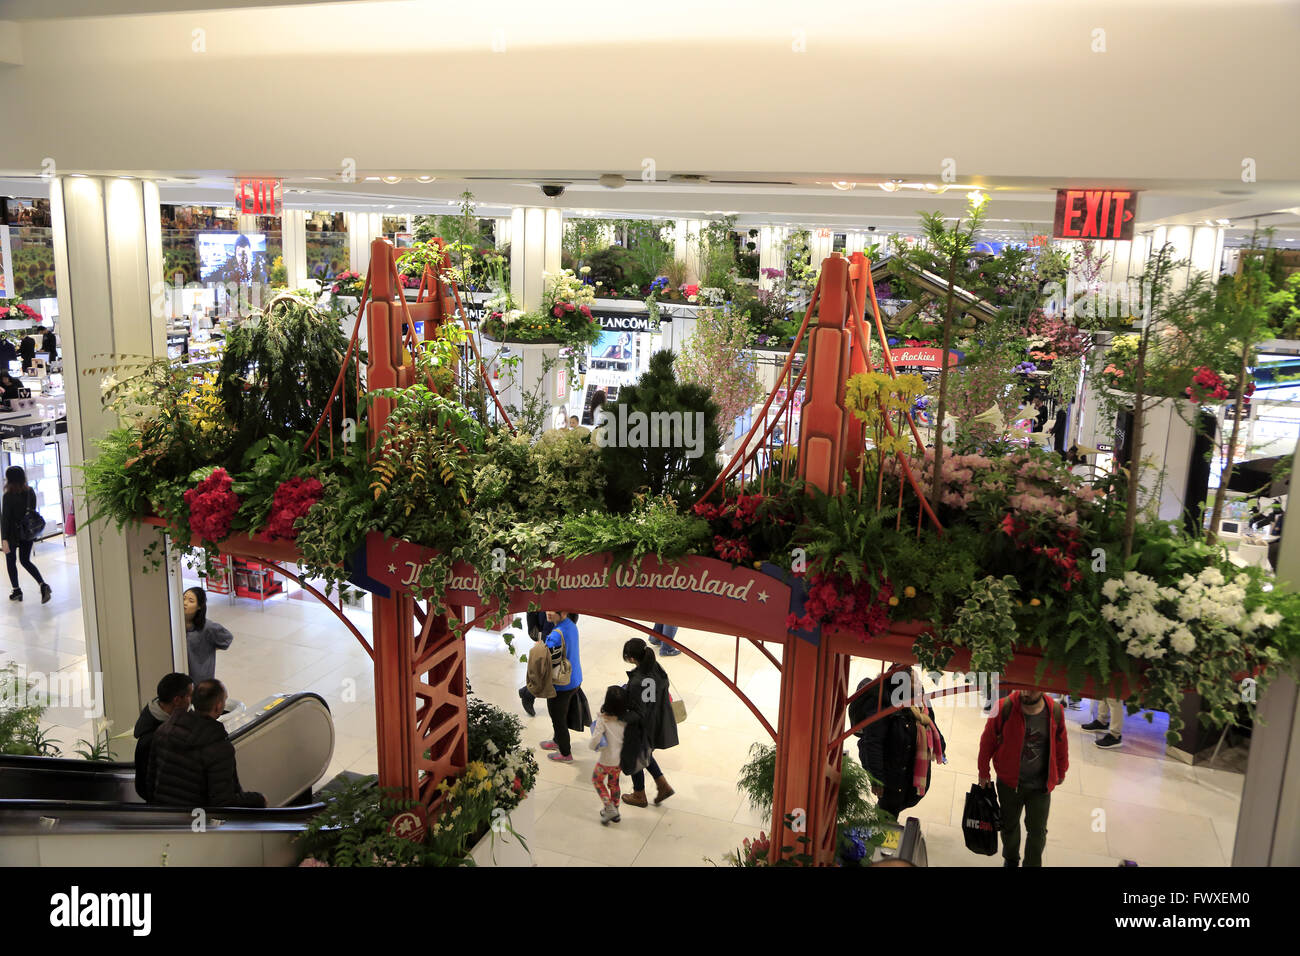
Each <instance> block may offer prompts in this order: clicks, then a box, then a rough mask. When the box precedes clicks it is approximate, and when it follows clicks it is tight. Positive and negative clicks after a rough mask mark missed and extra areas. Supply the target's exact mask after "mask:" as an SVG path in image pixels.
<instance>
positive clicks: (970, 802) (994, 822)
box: [961, 783, 1002, 856]
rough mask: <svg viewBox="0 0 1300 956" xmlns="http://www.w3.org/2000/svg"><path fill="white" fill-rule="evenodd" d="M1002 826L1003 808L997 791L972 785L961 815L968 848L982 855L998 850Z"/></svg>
mask: <svg viewBox="0 0 1300 956" xmlns="http://www.w3.org/2000/svg"><path fill="white" fill-rule="evenodd" d="M1001 826H1002V810H1001V808H1000V807H999V806H998V795H997V791H996V790H994V789H993V788H992V787H981V786H980V785H979V784H978V783H972V784H971V785H970V793H968V794H966V809H965V811H964V812H963V813H962V815H961V830H962V835H963V836H964V837H965V838H966V849H968V850H970V851H971V852H972V853H979V854H981V855H982V856H993V855H994V854H996V853H997V852H998V831H999V830H1000V829H1001Z"/></svg>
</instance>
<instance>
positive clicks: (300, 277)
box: [280, 209, 307, 289]
mask: <svg viewBox="0 0 1300 956" xmlns="http://www.w3.org/2000/svg"><path fill="white" fill-rule="evenodd" d="M280 241H281V243H282V245H283V247H284V248H283V255H284V268H285V270H286V271H287V272H288V273H289V288H290V289H301V288H302V287H303V286H304V285H306V284H307V211H306V210H305V209H284V210H281V212H280Z"/></svg>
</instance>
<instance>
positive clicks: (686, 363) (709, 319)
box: [675, 309, 763, 431]
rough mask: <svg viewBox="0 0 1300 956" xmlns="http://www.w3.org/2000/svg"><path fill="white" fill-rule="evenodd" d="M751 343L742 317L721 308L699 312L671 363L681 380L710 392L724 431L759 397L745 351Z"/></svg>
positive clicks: (755, 373)
mask: <svg viewBox="0 0 1300 956" xmlns="http://www.w3.org/2000/svg"><path fill="white" fill-rule="evenodd" d="M752 340H753V333H752V332H751V331H750V328H749V321H748V320H747V319H746V318H745V316H743V315H740V314H739V313H735V312H731V311H729V310H725V309H724V310H721V311H720V310H717V309H701V310H700V313H699V321H698V322H697V323H696V326H695V334H694V335H693V336H692V337H691V338H689V339H687V340H686V344H685V345H683V346H682V351H681V353H680V354H678V356H677V360H676V362H675V366H676V369H677V376H678V378H679V379H680V380H681V381H683V382H694V383H695V384H697V385H703V386H704V387H705V388H709V389H712V390H713V401H714V402H715V403H717V406H718V409H719V413H718V421H719V423H720V424H721V426H722V427H723V428H725V429H726V430H728V431H730V429H731V427H732V425H733V424H734V423H735V421H736V419H737V418H739V417H740V416H741V415H743V414H744V413H745V412H746V411H747V410H748V409H749V408H750V407H751V406H752V405H753V404H754V403H755V402H757V401H758V400H759V398H761V397H762V394H763V387H762V385H761V384H760V383H759V380H758V370H757V369H756V367H755V364H754V356H753V354H752V353H751V352H750V351H749V348H750V345H751V344H752Z"/></svg>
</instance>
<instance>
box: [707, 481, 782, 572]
mask: <svg viewBox="0 0 1300 956" xmlns="http://www.w3.org/2000/svg"><path fill="white" fill-rule="evenodd" d="M766 497H767V496H766V495H740V496H739V497H737V498H732V499H730V500H728V501H724V502H723V503H722V504H720V505H715V504H709V503H708V502H706V501H701V502H699V503H698V504H696V505H695V509H694V510H695V514H696V516H697V517H700V518H703V519H704V520H705V521H708V522H710V523H712V524H713V530H714V532H715V533H714V536H713V551H714V553H715V554H717V556H718V557H719V558H721V559H722V560H724V561H732V562H734V563H736V564H743V563H747V562H748V561H750V560H752V559H753V557H754V553H753V550H752V549H751V548H750V546H749V541H748V540H747V532H748V531H749V529H750V528H752V527H753V526H754V524H756V523H757V521H758V507H759V505H761V504H762V503H763V501H764V500H766ZM777 520H778V521H780V519H777ZM726 531H733V532H738V534H735V535H734V536H733V535H728V534H726V533H725V532H726ZM719 532H723V533H719Z"/></svg>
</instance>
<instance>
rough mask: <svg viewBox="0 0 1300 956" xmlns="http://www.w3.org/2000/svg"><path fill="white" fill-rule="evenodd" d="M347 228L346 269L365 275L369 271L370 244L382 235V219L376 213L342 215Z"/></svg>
mask: <svg viewBox="0 0 1300 956" xmlns="http://www.w3.org/2000/svg"><path fill="white" fill-rule="evenodd" d="M344 219H345V221H346V223H347V228H348V263H349V265H348V268H349V269H351V270H352V271H353V272H359V273H361V274H362V275H365V274H366V272H367V271H368V270H369V269H370V243H371V242H373V241H374V240H375V239H377V238H379V237H380V236H382V235H383V234H384V218H383V216H381V215H380V214H379V213H377V212H349V213H344Z"/></svg>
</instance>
